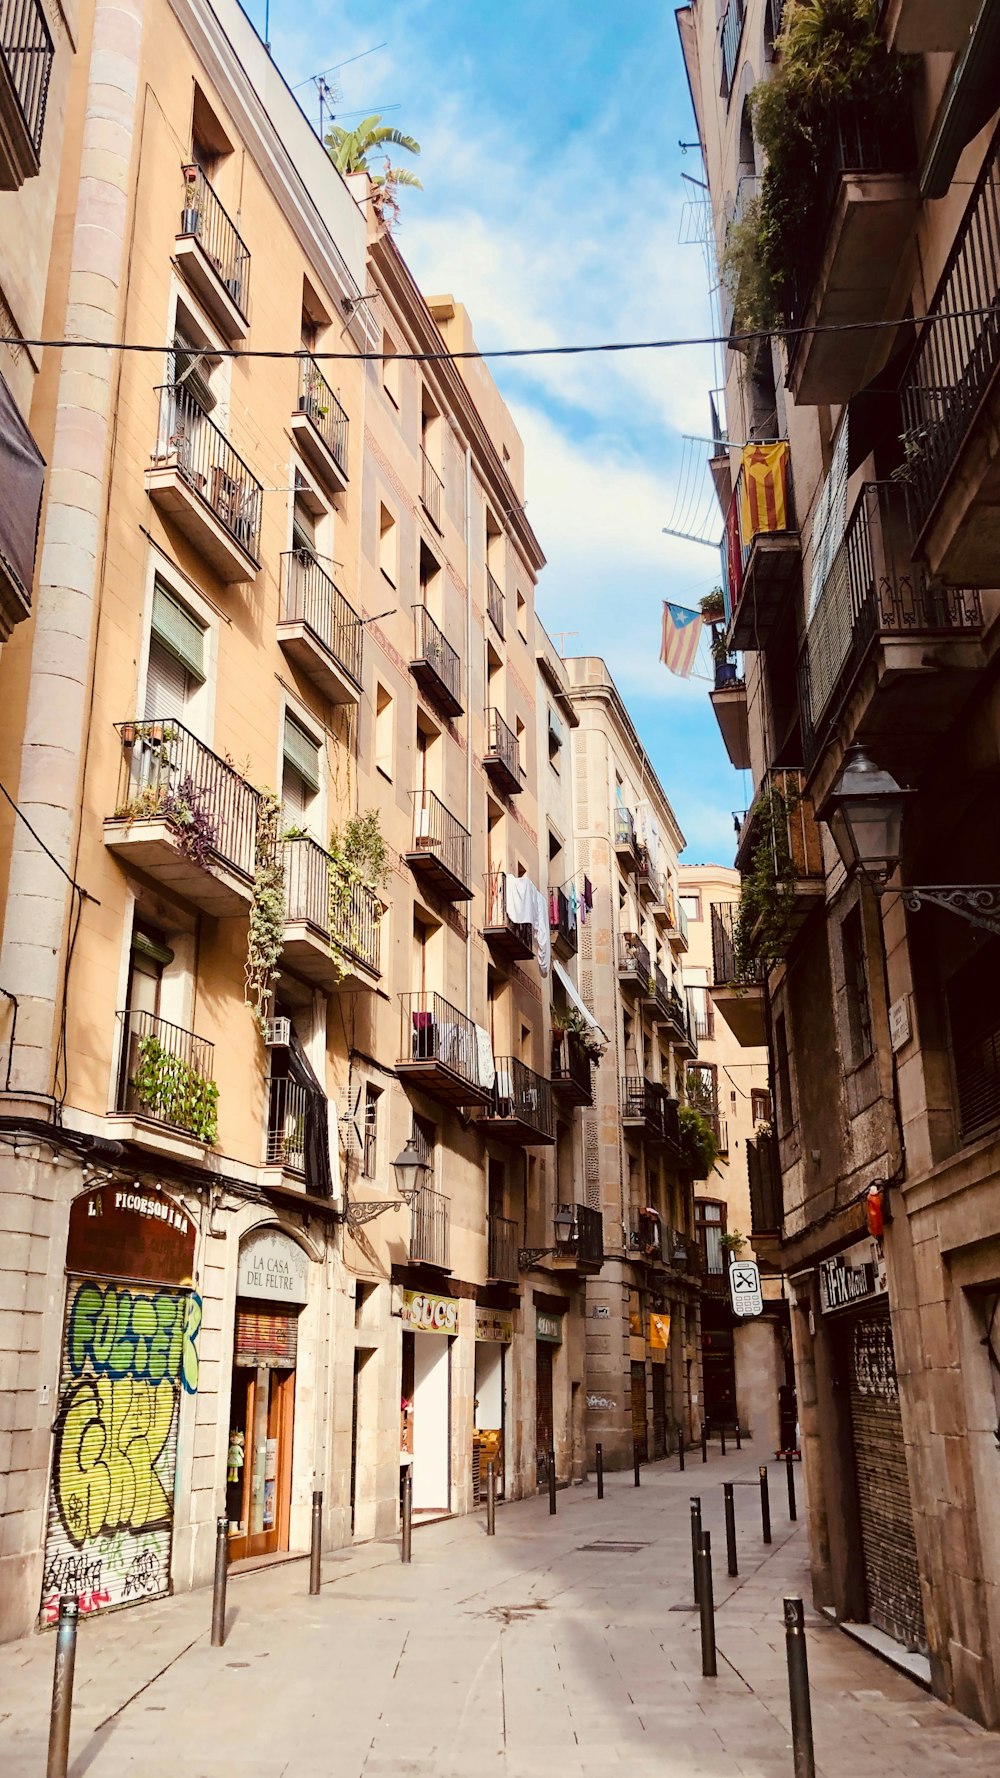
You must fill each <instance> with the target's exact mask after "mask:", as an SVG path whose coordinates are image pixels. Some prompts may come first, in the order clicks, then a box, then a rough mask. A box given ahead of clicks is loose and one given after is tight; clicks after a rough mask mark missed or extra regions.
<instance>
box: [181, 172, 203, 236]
mask: <svg viewBox="0 0 1000 1778" xmlns="http://www.w3.org/2000/svg"><path fill="white" fill-rule="evenodd" d="M200 172H201V169H200V167H197V166H195V165H193V164H192V165H190V166H187V167H185V168H184V202H183V205H182V207H181V229H180V232H181V234H182V235H196V234H197V233H198V227H199V223H200V219H201V185H200V183H199V175H200Z"/></svg>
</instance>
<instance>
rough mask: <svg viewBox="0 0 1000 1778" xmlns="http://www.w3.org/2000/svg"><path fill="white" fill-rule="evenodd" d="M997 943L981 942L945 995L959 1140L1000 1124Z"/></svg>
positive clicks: (999, 969)
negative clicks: (955, 1090)
mask: <svg viewBox="0 0 1000 1778" xmlns="http://www.w3.org/2000/svg"><path fill="white" fill-rule="evenodd" d="M998 990H1000V942H998V941H997V940H996V939H986V940H985V941H983V942H982V943H981V944H980V945H978V946H977V949H976V950H975V952H974V953H973V955H972V956H971V957H970V958H969V959H968V961H967V962H965V963H963V964H962V966H961V968H959V969H957V970H956V971H955V972H954V974H953V975H952V976H951V978H950V980H949V982H948V985H947V988H946V990H945V994H946V998H947V1002H948V1023H949V1025H950V1028H951V1051H952V1059H953V1062H954V1069H955V1086H956V1088H957V1093H958V1116H959V1125H960V1129H961V1135H962V1139H963V1141H965V1142H969V1141H971V1140H972V1138H973V1137H975V1136H979V1135H982V1133H983V1132H984V1131H985V1130H988V1129H989V1128H990V1127H991V1126H992V1125H994V1124H996V1123H997V1121H998V1120H1000V1015H998V1013H997V1004H998Z"/></svg>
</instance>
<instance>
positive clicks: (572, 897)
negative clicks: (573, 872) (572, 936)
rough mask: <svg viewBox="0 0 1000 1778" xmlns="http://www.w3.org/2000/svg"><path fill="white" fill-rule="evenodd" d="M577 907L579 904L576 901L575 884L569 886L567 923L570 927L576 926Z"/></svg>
mask: <svg viewBox="0 0 1000 1778" xmlns="http://www.w3.org/2000/svg"><path fill="white" fill-rule="evenodd" d="M578 905H579V904H578V902H577V899H576V884H575V883H571V884H570V886H569V923H570V925H571V926H575V925H576V912H577V907H578Z"/></svg>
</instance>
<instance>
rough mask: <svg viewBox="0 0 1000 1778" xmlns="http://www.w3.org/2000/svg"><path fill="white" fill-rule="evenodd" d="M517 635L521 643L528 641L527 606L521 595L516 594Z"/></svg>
mask: <svg viewBox="0 0 1000 1778" xmlns="http://www.w3.org/2000/svg"><path fill="white" fill-rule="evenodd" d="M517 633H518V635H519V636H520V638H521V640H522V642H527V640H528V605H527V601H526V599H525V597H524V594H523V593H518V594H517Z"/></svg>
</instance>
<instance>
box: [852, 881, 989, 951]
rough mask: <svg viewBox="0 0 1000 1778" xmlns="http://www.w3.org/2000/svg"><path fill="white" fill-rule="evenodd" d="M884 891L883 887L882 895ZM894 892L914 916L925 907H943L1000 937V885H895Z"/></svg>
mask: <svg viewBox="0 0 1000 1778" xmlns="http://www.w3.org/2000/svg"><path fill="white" fill-rule="evenodd" d="M885 892H886V891H885V887H883V888H882V889H881V891H880V893H881V894H885ZM893 893H894V894H896V895H900V896H902V900H903V906H904V907H905V908H906V909H907V910H908V911H909V912H910V913H911V914H915V913H916V912H917V911H918V910H919V909H920V908H922V907H936V908H942V909H943V910H944V912H945V913H948V914H957V915H958V917H959V919H960V920H968V922H969V924H970V926H978V927H980V928H981V929H982V931H983V932H992V933H994V934H995V936H996V937H998V938H1000V883H920V884H908V883H902V884H898V885H896V884H894V885H893Z"/></svg>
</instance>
